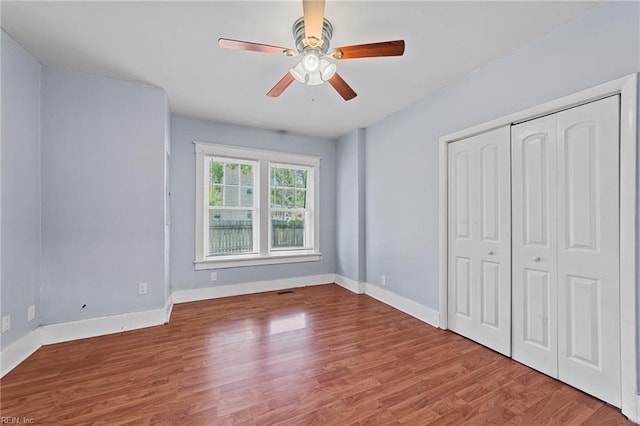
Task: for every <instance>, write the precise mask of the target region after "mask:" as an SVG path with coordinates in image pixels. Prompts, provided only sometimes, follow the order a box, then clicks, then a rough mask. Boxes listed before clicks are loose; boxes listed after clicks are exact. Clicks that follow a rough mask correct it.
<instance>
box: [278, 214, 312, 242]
mask: <svg viewBox="0 0 640 426" xmlns="http://www.w3.org/2000/svg"><path fill="white" fill-rule="evenodd" d="M304 222H305V221H304V216H303V215H302V214H300V213H293V212H286V211H274V212H271V248H274V249H277V248H291V247H304V226H305V223H304Z"/></svg>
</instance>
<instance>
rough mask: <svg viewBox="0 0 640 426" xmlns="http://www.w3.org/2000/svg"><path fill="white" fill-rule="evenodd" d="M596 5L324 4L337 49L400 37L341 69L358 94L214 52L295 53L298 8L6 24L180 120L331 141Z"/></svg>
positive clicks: (70, 16)
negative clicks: (247, 45)
mask: <svg viewBox="0 0 640 426" xmlns="http://www.w3.org/2000/svg"><path fill="white" fill-rule="evenodd" d="M595 4H596V3H593V2H586V3H585V2H548V1H547V2H424V1H423V2H420V1H410V2H399V1H355V2H346V1H337V0H328V1H327V4H326V9H325V16H326V17H327V18H328V19H329V20H330V21H331V22H332V23H333V26H334V35H333V40H332V43H331V45H332V47H338V46H341V45H350V44H359V43H367V42H375V41H385V40H395V39H404V40H405V41H406V51H405V55H404V56H403V57H393V58H371V59H352V60H344V61H339V62H338V72H339V73H340V74H341V75H342V77H343V78H344V79H345V80H346V81H347V82H348V83H349V84H350V85H351V86H352V87H353V89H354V90H355V91H356V92H357V93H358V97H356V98H355V99H354V100H352V101H349V102H345V101H344V100H342V98H341V97H340V96H339V95H338V94H337V93H336V92H335V91H334V90H333V88H331V86H329V85H327V84H324V85H321V86H315V87H309V86H304V85H302V84H300V83H297V82H294V83H293V84H292V85H291V86H290V87H289V88H288V89H287V90H286V91H285V92H284V94H283V95H282V96H280V97H279V98H268V97H267V96H265V93H266V92H267V91H268V90H269V89H271V87H272V86H273V85H274V84H275V83H276V82H277V81H278V80H279V79H280V78H281V77H282V76H283V75H284V74H285V73H286V72H287V71H288V69H289V68H290V67H292V66H293V65H295V63H296V59H295V58H287V57H284V56H279V55H269V54H263V53H255V52H242V51H232V50H223V49H220V48H218V46H217V40H218V38H220V37H225V38H232V39H238V40H246V41H255V42H261V43H266V44H274V45H279V46H284V47H293V38H292V35H291V25H292V24H293V21H294V20H295V19H297V18H299V17H300V16H301V15H302V4H301V1H285V2H270V1H252V2H248V1H227V2H221V1H215V2H160V1H159V2H155V1H146V2H9V1H2V4H1V7H2V10H1V12H2V28H4V29H5V30H6V31H7V32H8V33H9V34H11V36H12V37H13V38H15V39H16V40H17V41H18V42H19V43H20V44H22V45H23V46H24V47H25V48H26V49H27V50H28V51H29V52H31V53H32V54H33V55H34V56H35V57H36V58H37V59H38V60H39V61H41V62H42V63H46V64H55V65H59V66H63V67H67V68H73V69H78V70H82V71H85V72H88V73H93V74H98V75H103V76H108V77H113V78H120V79H126V80H134V81H140V82H144V83H148V84H151V85H155V86H159V87H162V88H164V89H165V90H166V91H167V93H168V95H169V100H170V103H171V110H172V111H173V112H174V113H177V114H183V115H189V116H193V117H199V118H204V119H208V120H213V121H220V122H225V123H233V124H241V125H247V126H254V127H260V128H266V129H273V130H283V131H287V132H293V133H302V134H307V135H315V136H320V137H325V138H335V137H338V136H341V135H343V134H345V133H347V132H349V131H350V130H352V129H355V128H358V127H366V126H368V125H370V124H372V123H374V122H376V121H378V120H380V119H381V118H383V117H385V116H387V115H389V114H391V113H393V112H395V111H398V110H400V109H402V108H404V107H406V106H408V105H410V104H412V103H414V102H416V101H417V100H419V99H420V98H423V97H424V96H426V95H428V94H430V93H432V92H434V91H436V90H438V89H439V88H441V87H443V86H445V85H447V84H449V83H451V82H452V81H455V80H457V79H459V78H461V77H463V76H465V75H467V74H469V73H471V72H472V71H473V70H475V69H477V68H479V67H481V66H483V65H485V64H487V63H488V62H490V61H491V60H493V59H495V58H498V57H500V56H501V55H504V54H505V53H506V52H508V51H510V50H512V49H514V48H517V47H518V46H521V45H522V44H524V43H526V42H528V41H529V40H533V39H535V38H538V37H540V36H542V35H544V34H545V33H548V32H549V31H551V30H552V29H553V28H555V27H557V26H559V25H561V24H562V23H564V22H567V21H568V20H570V19H572V18H574V17H575V16H577V15H579V14H580V13H582V12H584V11H585V10H586V9H588V8H590V7H593V6H594V5H595Z"/></svg>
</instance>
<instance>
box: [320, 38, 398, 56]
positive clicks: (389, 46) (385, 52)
mask: <svg viewBox="0 0 640 426" xmlns="http://www.w3.org/2000/svg"><path fill="white" fill-rule="evenodd" d="M403 54H404V40H394V41H382V42H380V43H367V44H356V45H353V46H343V47H337V48H336V49H335V51H334V52H333V54H332V56H333V57H334V58H336V59H353V58H375V57H379V56H402V55H403Z"/></svg>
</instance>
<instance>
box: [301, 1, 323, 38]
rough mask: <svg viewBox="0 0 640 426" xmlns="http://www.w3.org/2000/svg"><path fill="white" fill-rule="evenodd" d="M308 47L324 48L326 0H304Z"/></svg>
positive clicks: (303, 8) (303, 7)
mask: <svg viewBox="0 0 640 426" xmlns="http://www.w3.org/2000/svg"><path fill="white" fill-rule="evenodd" d="M302 10H303V11H304V12H303V13H304V31H305V39H304V44H305V45H306V46H311V47H318V46H322V44H323V41H322V24H323V23H324V0H302Z"/></svg>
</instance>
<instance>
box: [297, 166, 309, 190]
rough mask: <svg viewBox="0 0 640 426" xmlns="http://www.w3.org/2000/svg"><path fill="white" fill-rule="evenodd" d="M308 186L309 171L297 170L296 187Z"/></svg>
mask: <svg viewBox="0 0 640 426" xmlns="http://www.w3.org/2000/svg"><path fill="white" fill-rule="evenodd" d="M306 187H307V171H306V170H296V188H306Z"/></svg>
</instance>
